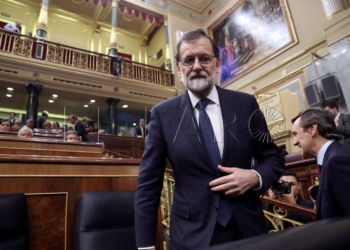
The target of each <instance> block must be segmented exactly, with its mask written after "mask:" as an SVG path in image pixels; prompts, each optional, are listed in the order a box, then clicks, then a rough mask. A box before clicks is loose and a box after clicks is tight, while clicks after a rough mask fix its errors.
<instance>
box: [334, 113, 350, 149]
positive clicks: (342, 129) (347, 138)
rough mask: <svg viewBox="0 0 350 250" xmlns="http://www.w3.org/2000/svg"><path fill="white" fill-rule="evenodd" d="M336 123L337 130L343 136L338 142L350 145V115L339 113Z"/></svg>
mask: <svg viewBox="0 0 350 250" xmlns="http://www.w3.org/2000/svg"><path fill="white" fill-rule="evenodd" d="M338 123H339V124H338V126H337V132H338V133H339V134H340V135H341V136H343V139H342V140H341V141H340V143H342V144H343V145H345V146H347V147H350V115H346V114H342V113H340V115H339V120H338Z"/></svg>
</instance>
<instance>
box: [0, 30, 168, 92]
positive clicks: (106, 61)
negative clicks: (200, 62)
mask: <svg viewBox="0 0 350 250" xmlns="http://www.w3.org/2000/svg"><path fill="white" fill-rule="evenodd" d="M37 43H38V42H37V40H36V39H35V38H32V37H28V36H25V35H21V34H17V33H12V32H8V31H5V30H1V29H0V52H6V53H11V54H15V55H18V56H24V57H30V58H33V59H37V60H45V61H47V62H50V63H57V64H61V65H65V66H70V67H76V68H81V69H85V70H89V71H94V72H99V73H104V74H113V72H114V69H113V67H115V66H116V65H115V63H113V61H115V57H111V56H108V55H106V54H101V53H97V52H93V51H89V50H84V49H80V48H76V47H72V46H69V45H65V44H60V43H55V42H51V41H47V40H44V41H42V42H40V44H43V47H41V48H40V53H37V52H39V51H37ZM38 54H40V55H41V54H42V57H39V56H37V55H38ZM121 55H122V54H121ZM120 76H122V77H127V78H131V79H134V80H140V81H144V82H148V83H153V84H157V85H163V86H173V85H174V83H173V75H172V73H171V71H169V70H165V69H160V68H156V67H153V66H150V65H145V64H142V63H138V62H134V61H130V60H123V61H122V63H121V67H120Z"/></svg>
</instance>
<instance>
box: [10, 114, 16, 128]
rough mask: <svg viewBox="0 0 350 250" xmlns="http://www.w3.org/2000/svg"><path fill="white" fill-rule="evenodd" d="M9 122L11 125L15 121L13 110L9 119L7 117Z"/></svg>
mask: <svg viewBox="0 0 350 250" xmlns="http://www.w3.org/2000/svg"><path fill="white" fill-rule="evenodd" d="M9 121H10V123H11V126H13V125H14V124H15V121H16V113H14V112H11V113H10V119H9Z"/></svg>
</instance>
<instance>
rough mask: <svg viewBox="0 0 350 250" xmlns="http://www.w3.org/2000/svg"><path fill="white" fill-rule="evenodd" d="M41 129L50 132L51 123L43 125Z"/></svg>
mask: <svg viewBox="0 0 350 250" xmlns="http://www.w3.org/2000/svg"><path fill="white" fill-rule="evenodd" d="M43 129H46V130H51V129H52V125H51V122H45V123H44V125H43Z"/></svg>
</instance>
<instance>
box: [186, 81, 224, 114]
mask: <svg viewBox="0 0 350 250" xmlns="http://www.w3.org/2000/svg"><path fill="white" fill-rule="evenodd" d="M187 92H188V95H189V97H190V100H191V104H192V107H193V109H194V108H195V107H196V106H197V103H198V102H199V101H200V99H199V98H198V97H197V96H195V95H194V94H193V93H192V92H191V91H190V90H188V91H187ZM207 98H208V99H209V100H210V101H212V102H213V103H215V104H217V105H218V106H220V101H219V94H218V90H217V89H216V87H215V86H214V87H213V89H212V90H211V91H210V93H209V95H208V96H207Z"/></svg>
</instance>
